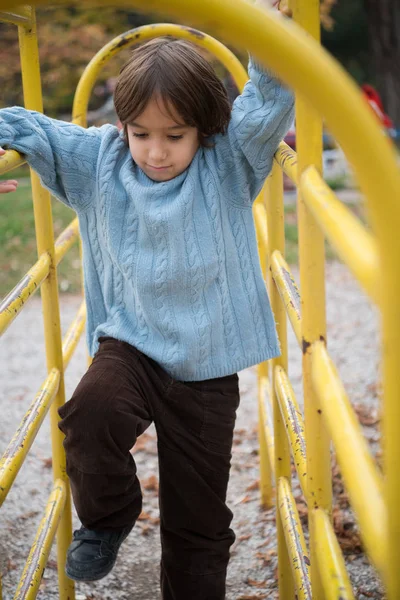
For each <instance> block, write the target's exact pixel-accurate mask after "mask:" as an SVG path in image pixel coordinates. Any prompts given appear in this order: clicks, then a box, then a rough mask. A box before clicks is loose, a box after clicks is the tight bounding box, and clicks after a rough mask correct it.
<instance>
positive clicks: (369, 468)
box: [0, 0, 400, 600]
mask: <svg viewBox="0 0 400 600" xmlns="http://www.w3.org/2000/svg"><path fill="white" fill-rule="evenodd" d="M37 3H38V4H39V3H40V2H37ZM43 3H46V2H45V1H44V0H43ZM56 3H57V2H56ZM58 3H60V0H59V2H58ZM18 4H19V2H18V0H17V2H16V1H15V0H0V9H1V10H3V11H7V9H9V10H11V8H12V11H13V14H14V16H10V15H8V20H10V21H13V19H14V22H15V23H16V24H18V25H19V27H20V32H21V33H20V36H21V62H22V64H23V72H24V73H25V79H26V80H24V87H25V89H26V104H27V106H28V107H30V108H36V109H38V110H41V100H40V98H39V97H38V96H37V90H39V89H40V85H39V79H38V73H37V72H36V71H35V69H31V70H30V71H29V70H27V69H26V64H27V63H26V62H25V61H26V58H25V57H26V54H27V53H28V52H30V53H31V54H29V56H36V54H35V53H36V52H37V50H36V45H35V44H36V42H35V35H34V34H35V31H34V26H33V19H32V14H30V13H29V11H28V12H26V11H27V9H26V8H24V9H20V10H18V9H16V8H15V5H18ZM53 4H54V2H53ZM97 4H99V5H101V4H103V2H101V1H100V0H98V1H97ZM104 4H105V2H104ZM114 4H115V5H117V6H129V7H130V8H139V9H140V8H142V9H143V8H145V10H151V11H152V12H154V11H159V12H162V13H164V14H165V13H166V12H167V13H169V14H171V15H172V16H175V17H179V19H180V20H182V19H186V18H187V19H190V21H191V22H193V20H195V21H196V22H197V23H199V26H202V27H203V28H204V29H208V27H212V29H213V33H214V34H216V35H217V36H218V37H221V38H223V39H225V40H227V41H228V42H230V43H232V44H233V45H235V46H239V47H241V48H242V49H247V50H249V51H250V52H252V53H253V54H254V55H255V56H256V57H257V58H258V59H260V60H261V61H262V62H263V63H265V64H268V65H269V66H270V67H271V68H273V69H274V70H275V71H276V72H277V73H279V75H280V76H281V77H282V79H283V80H284V81H285V82H286V83H288V84H289V85H291V86H292V87H293V88H294V89H295V90H296V92H297V102H296V105H297V109H296V134H297V140H296V141H297V150H298V156H296V154H295V153H293V152H292V151H290V149H288V148H287V147H285V145H284V144H282V145H281V146H280V148H279V149H278V151H277V153H276V156H275V158H276V162H275V165H274V168H273V173H272V175H271V176H270V177H269V179H268V181H267V189H266V194H265V203H264V200H263V198H260V199H259V200H258V201H257V202H256V204H255V207H254V216H255V220H256V224H257V230H258V241H259V249H260V258H261V264H262V267H263V269H264V272H265V274H266V279H267V285H268V288H269V293H270V298H271V304H272V307H273V310H274V314H275V317H276V321H277V324H278V333H279V337H280V341H281V348H282V355H281V357H280V358H277V359H274V360H273V361H270V364H262V365H260V366H259V393H258V399H259V415H260V427H259V436H260V463H261V465H260V466H261V486H260V487H261V497H262V502H263V503H264V504H265V505H271V504H272V502H273V496H272V481H273V477H274V479H275V492H276V507H277V539H278V558H279V596H280V598H281V600H290V599H294V598H295V596H296V597H298V598H302V599H307V600H308V599H311V598H312V599H313V600H325V599H326V598H327V599H333V598H338V597H342V598H346V599H350V598H353V593H352V590H351V585H350V583H349V580H348V576H347V574H346V570H345V565H344V561H343V558H342V556H341V553H340V549H339V546H338V543H337V540H336V537H335V534H334V531H333V527H332V522H331V503H332V489H331V487H332V486H331V470H330V443H331V441H332V442H333V444H334V446H335V450H336V454H337V458H338V462H339V464H340V467H341V470H342V473H343V476H344V479H345V483H346V486H347V489H348V492H349V496H350V499H351V503H352V507H353V509H354V511H355V514H356V516H357V519H358V521H359V524H360V529H361V533H362V537H363V540H364V544H365V548H366V551H367V553H368V555H369V557H370V558H371V560H372V562H373V563H374V565H375V567H376V568H377V570H378V572H379V574H380V576H381V578H382V580H383V582H384V584H385V587H386V589H387V595H388V599H389V600H397V598H398V592H399V590H400V571H399V569H398V566H397V564H398V560H399V558H400V548H399V544H398V538H399V535H400V510H399V506H400V474H399V472H398V465H397V457H398V456H399V454H400V439H399V436H398V434H397V424H398V423H399V422H400V403H399V402H398V398H399V397H400V379H399V378H398V361H399V355H400V351H399V348H400V318H399V314H398V308H397V298H399V297H400V278H398V276H397V271H398V264H399V257H400V236H399V235H398V231H400V203H399V201H398V200H399V190H400V173H399V170H398V167H397V165H396V157H395V153H394V151H393V149H392V147H391V145H390V143H389V142H388V140H387V139H385V138H384V136H383V135H382V133H381V131H380V130H379V127H378V124H377V123H376V121H375V120H374V117H373V116H372V115H371V113H370V111H369V109H368V107H366V106H365V104H364V102H363V101H362V99H361V96H360V94H359V92H358V90H357V88H356V86H355V85H354V84H353V83H352V82H351V80H350V79H349V78H348V77H347V75H346V74H345V73H344V71H343V70H342V69H341V68H340V67H339V66H338V65H337V64H336V63H335V61H333V60H332V59H331V58H330V57H329V56H328V54H327V53H326V52H324V51H323V50H322V49H321V48H320V47H319V45H318V31H319V11H318V8H319V1H318V0H293V2H292V8H293V12H294V19H295V21H297V22H298V24H299V25H300V27H299V26H298V25H296V24H295V23H291V22H287V21H283V20H282V19H279V18H278V17H275V16H274V15H273V14H272V13H267V12H265V11H261V10H259V9H257V8H255V7H253V6H250V5H248V4H247V3H245V2H244V1H243V0H237V1H236V2H235V4H234V6H232V3H231V1H230V0H202V2H201V3H199V2H198V1H197V0H186V1H185V2H184V3H182V2H181V0H168V1H166V0H149V1H148V2H147V3H146V6H145V7H143V6H142V4H143V2H142V0H114ZM209 15H212V22H211V21H210V19H209ZM0 17H1V18H4V12H3V13H1V12H0ZM27 18H28V20H26V19H27ZM160 27H161V29H160V30H159V31H158V32H157V33H155V32H154V30H153V32H152V34H151V33H150V32H149V30H148V29H147V28H143V29H140V30H139V32H140V34H141V35H140V38H141V40H144V39H147V37H153V35H154V34H155V35H165V34H166V33H170V34H172V35H177V36H181V37H188V38H189V39H192V38H194V39H192V41H193V42H195V43H197V44H200V45H203V46H204V47H208V49H210V50H211V51H213V52H214V53H215V54H216V55H217V56H218V57H219V58H220V60H221V61H222V62H223V63H224V64H225V65H226V66H227V67H228V69H229V70H230V71H231V72H232V73H233V74H234V76H235V79H236V81H237V83H238V85H239V86H240V87H241V85H242V83H243V77H244V75H243V72H242V70H241V67H240V66H239V65H238V63H237V61H236V59H234V57H233V58H232V56H231V55H230V54H229V52H227V51H226V49H224V50H223V51H222V50H221V54H219V52H220V50H219V46H218V48H217V46H216V45H214V42H213V41H211V38H208V37H206V36H205V37H204V38H203V37H201V36H199V35H193V32H192V33H190V31H191V30H187V29H184V28H182V27H178V26H171V25H162V26H160ZM174 27H176V29H170V28H174ZM302 29H305V30H306V32H307V33H304V31H302ZM132 37H133V36H132V34H131V33H130V32H128V34H124V37H119V38H117V39H116V40H113V42H111V43H110V44H109V45H108V46H106V47H105V48H104V49H103V50H102V51H101V52H100V53H99V54H98V55H97V57H95V59H93V61H92V63H91V64H90V67H88V70H87V71H86V72H85V73H84V75H83V77H82V80H81V82H80V85H79V86H78V90H77V96H76V99H75V103H74V119H75V121H76V122H78V123H81V124H82V125H84V124H85V114H86V109H87V102H88V98H89V94H90V91H91V89H92V87H93V84H94V82H95V80H96V78H97V75H98V72H99V69H100V66H101V65H100V63H101V62H102V61H103V60H104V61H106V60H108V59H109V58H111V57H112V56H113V54H115V53H116V52H117V50H118V43H121V41H122V39H123V40H126V45H128V44H131V43H134V41H132ZM313 38H316V39H313ZM117 40H119V42H117ZM208 44H211V46H208ZM120 45H121V44H120ZM222 48H223V47H222ZM32 53H33V54H32ZM100 59H101V60H100ZM103 64H104V63H103ZM28 77H29V78H30V79H29V80H28ZM30 93H33V94H34V95H33V97H31V96H30ZM35 94H36V95H35ZM322 118H324V119H325V120H326V123H327V125H328V126H329V129H330V131H331V132H332V133H333V135H334V136H335V138H336V139H337V141H338V143H339V144H340V145H341V147H342V148H343V150H344V152H345V153H346V156H347V157H348V159H349V161H350V163H351V164H352V166H353V168H354V170H355V174H356V177H357V180H358V182H359V184H360V186H361V189H362V191H363V192H364V195H365V197H366V201H367V204H368V208H369V214H370V216H371V219H372V226H373V231H374V232H375V237H373V236H372V235H371V234H370V233H369V232H368V231H367V230H366V229H365V228H364V227H363V226H362V225H361V223H359V222H358V221H357V220H356V219H355V218H354V217H353V216H352V215H351V214H350V212H349V211H348V209H346V208H345V207H343V206H342V205H341V204H340V202H339V201H338V199H337V198H336V197H335V195H334V194H333V193H332V192H331V191H330V190H329V189H328V187H327V186H326V185H325V184H324V182H323V180H322V179H321V177H320V175H319V173H320V172H321V151H322V147H321V146H322ZM372 149H373V152H372ZM19 160H20V159H19V157H18V156H15V153H13V154H11V153H7V156H6V157H5V158H3V159H0V172H3V171H5V170H7V169H5V168H3V166H4V165H5V163H6V162H7V167H8V168H10V165H11V166H12V165H15V164H17V162H18V161H19ZM279 166H280V167H281V168H279ZM282 171H283V172H285V173H286V174H287V175H288V176H289V177H290V178H291V179H292V180H293V181H294V182H295V183H296V184H297V186H298V220H299V257H300V258H299V267H300V288H301V295H300V293H299V291H298V289H297V286H296V283H295V281H294V278H293V276H292V274H291V273H290V269H289V267H288V265H287V264H286V262H285V260H284V258H283V257H284V207H283V192H282ZM33 189H34V195H35V200H34V203H35V218H36V223H37V239H38V255H39V261H38V263H37V264H36V265H35V266H34V267H33V269H32V270H33V272H30V275H29V278H28V279H29V281H28V283H27V285H26V289H28V284H29V282H32V281H33V280H34V281H35V285H39V284H40V282H41V281H43V283H42V289H43V301H44V303H45V306H46V310H45V314H47V315H51V316H49V317H48V321H47V324H46V323H45V329H46V350H47V357H48V359H47V360H48V369H49V377H48V379H47V380H46V383H45V385H44V386H43V389H42V390H41V391H40V392H39V395H38V397H37V399H36V400H35V402H36V403H37V404H38V406H40V411H41V412H40V415H43V416H44V414H45V412H46V410H47V407H48V406H49V405H50V404H51V402H52V399H53V397H54V395H55V394H57V395H56V399H55V401H53V403H52V407H51V410H52V411H53V412H52V429H53V434H54V445H53V463H54V464H55V479H56V484H55V485H56V488H55V491H54V494H58V495H59V497H58V498H57V499H55V498H51V499H50V501H49V502H54V503H55V505H57V509H54V510H49V509H48V511H47V513H48V515H50V514H52V515H54V516H53V517H50V516H49V517H48V518H47V519H48V520H49V519H53V521H52V522H53V523H55V522H56V520H57V519H58V516H59V514H60V511H61V510H62V503H63V499H62V497H63V495H64V493H65V497H66V502H69V493H68V492H67V491H65V492H64V491H63V490H64V486H63V485H62V484H59V480H61V482H64V483H65V484H66V476H65V466H64V458H63V454H62V450H61V444H60V439H59V434H58V432H57V427H56V419H57V416H56V411H57V407H58V406H59V405H60V403H62V402H63V400H64V397H63V366H64V364H67V362H68V358H69V356H70V355H71V345H73V344H74V343H75V340H76V337H77V336H76V335H75V333H72V332H69V333H68V334H67V340H66V341H65V344H64V358H63V354H62V346H61V337H60V332H59V318H58V298H57V289H56V274H55V265H56V262H57V260H58V258H57V257H58V256H61V253H62V251H61V250H60V251H59V254H57V251H56V250H55V248H54V243H53V239H52V231H51V230H52V227H51V214H50V209H49V200H48V197H47V194H45V193H44V192H43V191H42V190H41V189H40V188H39V187H38V184H37V180H36V177H34V178H33ZM324 236H326V237H327V238H328V239H329V241H330V242H331V243H332V245H333V246H334V247H335V248H336V249H337V252H338V253H339V255H340V256H341V258H342V260H343V261H344V262H345V263H346V264H347V265H348V266H349V268H350V269H351V271H352V273H353V274H354V276H355V277H356V278H357V279H358V280H359V281H360V283H361V285H362V286H363V287H364V289H365V290H366V292H367V293H368V294H369V296H370V297H371V299H372V300H373V301H374V302H375V303H376V304H377V306H378V309H379V310H380V313H381V318H382V338H383V339H382V348H383V353H382V362H383V390H384V393H383V398H384V399H383V440H384V456H385V461H384V473H383V476H382V475H381V474H380V472H379V470H378V469H377V467H376V465H375V463H374V461H373V459H372V457H371V456H370V454H369V451H368V448H367V446H366V442H365V440H364V438H363V436H362V433H361V431H360V428H359V426H358V423H357V419H356V417H355V414H354V411H353V409H352V407H351V404H350V402H349V400H348V398H347V396H346V393H345V391H344V389H343V386H342V384H341V383H340V380H339V378H338V375H337V373H336V371H335V368H334V366H333V364H332V361H331V359H330V357H329V354H328V352H327V349H326V322H325V292H324ZM66 237H68V236H66ZM65 245H67V240H66V239H65V238H63V239H62V240H61V242H60V243H59V246H60V247H61V246H62V247H63V248H65ZM32 270H31V271H32ZM29 285H30V287H29V291H26V293H25V295H24V294H23V293H22V290H25V287H24V284H23V283H22V282H21V287H20V288H19V289H18V291H16V292H14V293H13V294H11V298H10V300H9V301H10V304H9V305H7V307H6V310H5V312H7V310H8V309H9V306H12V310H11V312H12V311H13V310H14V308H15V309H16V310H19V309H20V308H21V307H22V305H23V303H24V302H25V301H26V299H27V297H29V295H30V293H31V292H32V291H33V289H34V287H35V286H34V285H33V284H32V283H30V284H29ZM12 303H16V304H15V305H14V304H12ZM9 312H10V311H9ZM286 315H288V316H289V320H290V323H291V325H292V326H293V329H294V332H295V335H296V338H297V340H298V342H299V347H300V350H301V351H302V353H303V386H304V416H303V415H302V413H301V411H300V408H299V406H298V404H297V401H296V398H295V395H294V393H293V390H292V387H291V385H290V381H289V378H288V375H287V342H286ZM7 318H8V317H7ZM83 319H84V309H81V312H80V314H79V315H78V317H77V319H76V324H77V327H79V328H80V327H82V321H83ZM10 320H11V319H9V320H8V321H7V323H6V325H4V327H3V324H2V322H1V321H0V327H3V329H4V328H5V327H6V326H7V324H8V323H9V322H10ZM57 390H58V391H57ZM267 398H268V401H269V402H270V404H271V407H272V412H273V427H272V424H271V423H270V422H269V420H268V415H269V412H270V410H269V407H268V406H266V404H265V401H266V399H267ZM31 412H32V414H33V413H35V414H36V410H33V409H32V411H31ZM42 418H43V417H42V416H39V417H37V419H34V420H32V423H33V425H31V424H30V420H29V417H26V423H25V422H24V423H23V424H22V425H21V429H20V430H19V432H17V434H16V435H19V436H21V435H23V436H25V435H27V436H28V435H30V436H32V433H29V434H28V431H37V427H39V425H40V422H41V419H42ZM33 421H34V422H33ZM24 428H25V429H24ZM272 431H273V433H272ZM17 445H18V444H17ZM349 445H350V446H351V450H349ZM11 446H12V447H11V449H10V451H8V450H7V451H6V455H7V456H6V458H5V460H8V459H9V457H10V456H12V455H13V448H15V447H16V442H15V438H14V440H13V442H12V443H11ZM7 453H8V454H7ZM291 453H292V455H293V459H294V463H295V466H296V468H297V471H298V475H299V480H300V483H301V487H302V490H303V493H304V495H305V497H306V500H307V504H308V514H309V531H310V536H309V553H308V551H307V548H306V545H305V541H304V535H303V532H302V530H301V525H300V521H299V518H298V514H297V509H296V505H295V502H294V499H293V495H292V492H291V485H290V479H291V465H290V454H291ZM15 461H16V462H15V464H19V462H18V461H22V458H18V459H15ZM0 476H1V473H0ZM13 477H15V474H13V475H12V478H13ZM11 483H12V481H11ZM11 483H10V485H11ZM0 485H1V486H2V484H1V483H0ZM7 485H8V484H7ZM65 489H66V488H65ZM60 497H61V499H60ZM62 514H63V516H62V517H61V524H60V526H59V533H60V535H59V540H58V542H59V569H58V571H59V576H60V598H63V599H66V598H67V597H69V598H73V589H72V585H71V583H70V582H69V581H68V580H66V579H65V577H64V578H63V568H62V567H63V563H64V559H65V551H66V544H67V542H68V539H69V536H70V523H69V519H70V511H69V507H66V509H64V511H63V513H62ZM371 514H372V515H374V516H373V518H371ZM48 529H49V532H48V534H47V533H46V535H41V536H40V538H41V539H46V540H51V539H52V537H53V534H54V529H55V526H54V527H53V529H52V528H51V527H48ZM49 543H50V542H49ZM45 554H46V550H45V549H44V550H43V552H37V551H36V550H35V551H34V552H32V553H31V557H34V556H36V558H30V559H29V561H28V563H29V564H30V563H31V562H32V561H35V560H36V564H42V563H41V562H40V561H43V560H44V558H45ZM38 561H39V562H38ZM30 572H32V571H30ZM23 577H25V575H24V576H23ZM25 580H27V579H26V577H25ZM32 581H33V579H32ZM35 581H36V580H35ZM23 585H25V584H24V581H21V584H20V587H21V586H23ZM32 585H36V584H32ZM67 586H70V587H69V588H68V587H67ZM32 589H33V588H32ZM36 589H37V587H36ZM18 593H19V592H17V594H18ZM32 594H34V592H32ZM16 597H18V598H22V597H24V598H25V597H34V595H32V596H28V595H19V596H18V595H17V596H16Z"/></svg>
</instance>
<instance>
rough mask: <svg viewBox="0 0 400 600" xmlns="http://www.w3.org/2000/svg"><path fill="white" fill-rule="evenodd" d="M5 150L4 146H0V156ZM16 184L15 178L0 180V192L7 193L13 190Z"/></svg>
mask: <svg viewBox="0 0 400 600" xmlns="http://www.w3.org/2000/svg"><path fill="white" fill-rule="evenodd" d="M5 153H6V151H5V150H4V148H0V156H3V154H5ZM17 186H18V181H16V180H15V179H8V180H6V181H0V194H8V193H9V192H15V190H16V189H17Z"/></svg>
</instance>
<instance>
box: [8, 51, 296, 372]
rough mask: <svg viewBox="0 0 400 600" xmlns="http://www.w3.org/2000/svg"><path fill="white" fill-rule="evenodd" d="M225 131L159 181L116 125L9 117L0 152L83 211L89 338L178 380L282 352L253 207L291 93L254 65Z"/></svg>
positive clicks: (285, 124) (286, 120)
mask: <svg viewBox="0 0 400 600" xmlns="http://www.w3.org/2000/svg"><path fill="white" fill-rule="evenodd" d="M249 75H250V81H249V82H248V83H247V85H246V87H245V90H244V92H243V94H242V95H241V96H239V97H238V98H237V99H236V101H235V103H234V107H233V110H232V118H231V121H230V125H229V129H228V132H227V134H226V135H217V136H215V139H214V146H213V147H212V148H199V150H198V151H197V153H196V155H195V157H194V159H193V161H192V163H191V164H190V166H189V167H188V169H187V170H186V171H184V172H183V173H182V174H181V175H179V176H178V177H176V178H174V179H172V180H170V181H166V182H161V183H157V182H154V181H152V180H151V179H149V178H148V177H147V176H146V175H145V174H144V173H143V171H141V169H140V168H139V167H138V166H137V165H136V164H135V163H134V162H133V160H132V157H131V155H130V152H129V149H128V147H127V144H126V142H125V141H124V139H123V136H122V134H121V133H120V132H119V131H118V129H117V128H115V127H113V126H111V125H105V126H103V127H100V128H95V127H92V128H89V129H83V128H81V127H79V126H76V125H72V124H69V123H64V122H61V121H56V120H53V119H50V118H48V117H45V116H43V115H42V114H39V113H36V112H32V111H26V110H25V109H23V108H11V109H4V110H1V111H0V146H3V147H5V148H13V149H15V150H18V151H19V152H21V153H23V154H25V155H26V158H27V160H28V162H29V164H30V165H31V166H32V168H33V169H35V171H37V172H38V174H39V175H40V177H41V180H42V183H43V185H44V186H45V187H47V188H48V189H49V190H50V191H51V192H52V193H53V194H54V195H55V196H56V197H57V198H59V199H60V200H61V201H62V202H64V203H65V204H67V205H68V206H70V207H72V208H73V209H74V210H75V211H76V213H77V214H78V216H79V224H80V232H81V236H82V241H83V263H84V275H85V294H86V302H87V314H88V324H87V340H88V345H89V350H90V353H91V354H92V355H94V354H95V352H96V350H97V348H98V338H99V337H100V336H111V337H113V338H116V339H119V340H124V341H126V342H128V343H129V344H131V345H132V346H135V347H136V348H138V349H139V350H141V351H142V352H143V353H144V354H146V355H147V356H149V357H151V358H152V359H154V360H155V361H157V362H158V363H159V364H160V365H161V366H162V367H163V368H164V369H165V370H166V371H167V372H168V373H169V374H170V375H171V376H172V377H174V378H176V379H179V380H181V381H193V380H203V379H210V378H213V377H222V376H225V375H229V374H231V373H234V372H236V371H239V370H240V369H244V368H245V367H249V366H251V365H254V364H257V363H259V362H261V361H264V360H266V359H269V358H272V357H274V356H277V355H278V354H279V346H278V342H277V337H276V332H275V324H274V319H273V315H272V312H271V308H270V304H269V300H268V296H267V292H266V289H265V285H264V281H263V278H262V274H261V269H260V264H259V258H258V252H257V243H256V237H255V228H254V223H253V215H252V203H253V201H254V200H255V198H256V196H257V194H258V193H259V191H260V189H261V187H262V185H263V182H264V180H265V178H266V177H267V175H268V173H269V172H270V170H271V165H272V160H273V155H274V152H275V150H276V148H277V145H278V143H279V142H280V141H281V139H282V138H283V136H284V135H285V133H286V131H287V129H288V128H289V126H290V124H291V122H292V119H293V97H292V94H291V93H290V92H289V91H288V90H287V89H285V88H284V87H282V86H281V84H280V83H279V82H278V81H277V80H276V79H275V78H274V77H272V76H271V75H270V74H268V73H267V72H262V71H261V70H260V68H258V67H257V66H256V65H255V64H252V63H251V62H250V65H249Z"/></svg>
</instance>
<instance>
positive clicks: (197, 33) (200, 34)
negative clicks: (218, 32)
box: [182, 27, 206, 40]
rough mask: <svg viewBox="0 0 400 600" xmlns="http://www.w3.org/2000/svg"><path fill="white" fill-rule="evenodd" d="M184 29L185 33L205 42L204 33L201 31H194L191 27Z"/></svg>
mask: <svg viewBox="0 0 400 600" xmlns="http://www.w3.org/2000/svg"><path fill="white" fill-rule="evenodd" d="M182 29H183V30H184V31H187V32H188V33H190V34H191V35H193V36H194V37H196V38H197V39H198V40H204V38H205V37H206V36H205V35H204V33H203V32H202V31H199V30H198V29H192V28H190V27H182Z"/></svg>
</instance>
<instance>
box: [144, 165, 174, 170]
mask: <svg viewBox="0 0 400 600" xmlns="http://www.w3.org/2000/svg"><path fill="white" fill-rule="evenodd" d="M147 166H148V167H149V168H150V169H153V170H154V171H165V170H166V169H169V168H170V167H171V165H167V166H166V167H155V166H154V165H147Z"/></svg>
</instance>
